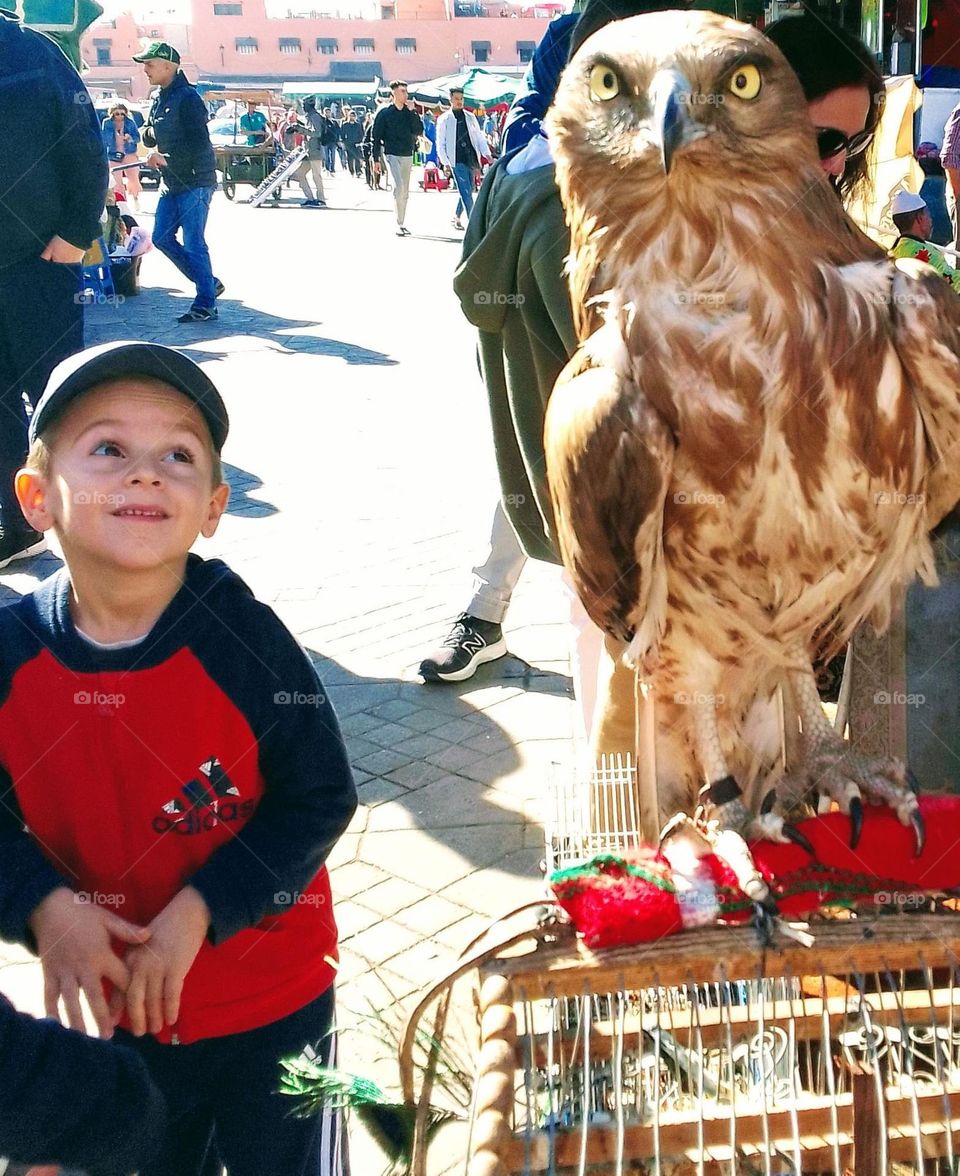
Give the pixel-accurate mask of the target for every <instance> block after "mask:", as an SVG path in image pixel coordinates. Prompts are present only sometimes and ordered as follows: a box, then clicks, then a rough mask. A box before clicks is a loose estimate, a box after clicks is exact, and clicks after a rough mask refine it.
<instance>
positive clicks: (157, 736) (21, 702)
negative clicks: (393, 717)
mask: <svg viewBox="0 0 960 1176" xmlns="http://www.w3.org/2000/svg"><path fill="white" fill-rule="evenodd" d="M69 594H70V581H69V576H68V574H67V572H66V570H65V569H64V570H62V571H60V572H58V573H57V574H56V575H54V576H52V577H50V579H49V580H46V581H45V582H44V583H43V584H42V585H41V586H40V587H39V588H38V589H37V590H36V591H35V592H33V593H31V594H30V595H28V596H25V597H23V598H22V599H21V600H19V601H17V602H15V603H13V604H11V605H9V606H7V607H6V608H2V609H0V938H3V939H7V940H9V941H12V942H18V943H23V944H26V945H27V946H30V947H33V946H35V945H34V944H33V942H32V936H31V934H30V931H29V928H28V926H27V920H28V918H29V917H30V915H31V913H32V912H33V910H34V909H35V908H36V906H37V905H38V904H39V903H40V902H41V901H42V900H43V899H44V898H45V897H46V896H47V895H48V894H49V893H50V892H51V891H53V890H54V889H56V888H57V887H60V886H64V885H66V886H69V887H70V888H71V889H72V890H74V891H75V892H77V895H78V900H79V901H90V902H96V903H100V904H103V905H108V906H110V908H111V909H112V910H114V911H115V912H116V913H117V914H119V915H121V916H122V917H123V918H125V919H127V920H129V921H130V922H133V923H139V924H145V923H148V922H149V921H150V920H151V919H153V918H154V917H155V916H156V915H157V914H158V913H159V912H160V911H161V910H162V909H163V908H164V907H165V906H166V904H167V903H168V902H169V901H170V900H171V899H172V898H173V896H174V895H175V894H176V893H177V892H178V891H179V890H181V889H182V888H183V887H184V886H185V885H187V884H190V885H191V886H193V887H195V888H196V889H197V890H198V891H199V892H200V894H201V895H202V896H203V898H204V899H205V900H206V903H207V906H208V907H209V909H210V915H211V923H210V931H209V934H208V937H207V941H206V942H205V943H204V944H203V946H202V947H201V949H200V952H199V953H198V955H197V958H196V960H195V961H194V964H193V967H192V968H191V969H190V972H189V973H188V975H187V978H186V981H185V982H184V987H183V996H182V1001H181V1007H180V1016H179V1020H178V1022H177V1024H176V1025H175V1026H174V1027H173V1029H172V1030H171V1029H169V1028H168V1029H165V1030H164V1031H163V1032H162V1033H160V1034H158V1035H157V1036H158V1039H159V1040H160V1041H175V1042H176V1041H179V1042H182V1043H188V1042H191V1041H197V1040H199V1039H202V1038H208V1037H220V1036H223V1035H225V1034H229V1033H240V1032H243V1031H245V1030H248V1029H253V1028H256V1027H258V1026H260V1025H265V1024H268V1023H269V1022H271V1021H276V1020H279V1019H280V1018H281V1017H284V1016H287V1015H288V1014H290V1013H293V1012H295V1011H296V1010H297V1009H299V1008H302V1007H303V1006H304V1005H306V1004H308V1003H309V1002H310V1001H311V1000H313V999H315V998H316V997H317V996H319V995H320V994H321V993H322V992H323V991H324V990H325V989H326V988H327V987H328V986H329V985H330V984H331V983H332V981H333V977H334V973H335V969H336V960H337V928H336V924H335V922H334V915H333V906H332V901H331V896H330V883H329V879H328V876H327V871H326V867H325V866H324V862H325V860H326V858H327V855H328V854H329V852H330V850H331V849H332V848H333V846H334V844H335V843H336V841H337V839H338V838H339V837H340V835H341V833H342V832H343V831H344V829H345V828H346V827H347V825H348V823H349V821H350V818H351V816H352V815H353V812H354V810H355V808H356V804H357V798H356V789H355V788H354V784H353V778H352V776H351V772H350V766H349V763H348V761H347V755H346V750H345V748H344V744H343V738H342V736H341V734H340V728H339V725H338V723H337V719H336V716H335V715H334V712H333V708H332V707H331V705H330V702H329V700H328V699H327V698H326V697H325V695H324V693H323V688H322V686H321V684H320V682H319V679H318V678H317V675H316V672H315V670H314V668H313V666H312V664H311V663H310V661H309V659H308V658H307V656H306V654H305V653H304V651H303V650H302V649H301V647H300V646H299V645H298V644H297V642H296V641H295V640H294V638H293V637H292V636H291V634H290V633H289V631H288V630H287V629H286V628H285V627H284V625H283V624H282V623H281V621H280V620H279V618H278V617H277V616H276V614H275V613H274V612H273V611H272V609H270V608H269V607H267V606H266V605H264V604H261V603H259V602H258V601H257V600H255V599H254V597H253V595H252V593H251V592H250V589H249V588H248V587H247V586H246V584H244V583H243V581H242V580H241V579H240V578H239V577H238V576H237V575H235V574H234V573H233V572H232V571H230V569H229V568H228V567H227V566H226V565H225V564H224V563H222V562H221V561H219V560H209V561H204V560H202V559H200V558H199V557H198V556H195V555H191V556H190V557H189V559H188V564H187V572H186V576H185V579H184V583H183V586H182V587H181V588H180V591H179V592H178V593H177V595H176V596H175V597H174V599H173V600H172V601H171V602H170V604H169V606H168V607H167V609H166V610H165V611H164V613H163V615H162V616H161V617H160V618H159V620H158V621H157V622H156V624H155V625H154V627H153V628H152V630H151V631H150V633H149V634H148V635H147V636H146V637H145V638H144V640H143V641H141V642H138V643H137V644H135V645H132V646H128V647H127V648H120V649H116V648H114V649H103V648H101V647H99V646H96V645H93V644H92V643H91V642H89V641H87V640H85V639H84V638H83V637H82V636H81V635H80V634H78V633H77V630H76V628H75V627H74V625H73V622H72V620H71V617H70V613H69V608H68V601H69Z"/></svg>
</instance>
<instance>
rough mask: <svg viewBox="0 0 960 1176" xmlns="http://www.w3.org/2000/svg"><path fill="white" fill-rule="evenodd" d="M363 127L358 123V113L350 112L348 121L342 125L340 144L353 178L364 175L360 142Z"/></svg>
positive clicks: (348, 112)
mask: <svg viewBox="0 0 960 1176" xmlns="http://www.w3.org/2000/svg"><path fill="white" fill-rule="evenodd" d="M362 137H363V127H362V126H361V125H360V124H359V122H357V112H356V111H355V110H348V111H347V117H346V119H345V120H344V121H343V122H342V123H341V124H340V143H341V145H342V146H343V151H344V154H345V155H346V160H347V164H346V166H347V170H348V171H349V172H350V174H351V175H352V176H362V175H363V160H362V159H361V157H360V140H361V138H362Z"/></svg>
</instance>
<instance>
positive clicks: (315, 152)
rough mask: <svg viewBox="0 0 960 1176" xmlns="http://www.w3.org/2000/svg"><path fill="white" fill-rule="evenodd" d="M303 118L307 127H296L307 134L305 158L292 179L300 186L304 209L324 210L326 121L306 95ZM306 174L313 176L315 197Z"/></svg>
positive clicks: (314, 102)
mask: <svg viewBox="0 0 960 1176" xmlns="http://www.w3.org/2000/svg"><path fill="white" fill-rule="evenodd" d="M303 117H304V118H305V119H306V120H307V125H306V126H304V125H303V124H302V123H297V124H296V126H297V128H298V129H299V130H301V131H304V132H306V134H307V158H306V159H305V160H304V161H303V163H301V164H300V166H299V167H298V168H297V170H296V171H295V172H294V176H293V178H294V179H295V180H296V181H297V183H298V184H299V185H300V191H301V192H302V193H303V204H304V207H305V208H326V207H327V198H326V196H325V194H324V191H323V162H324V158H325V156H326V150H327V149H326V147H325V146H324V143H323V140H324V136H325V135H326V133H327V130H326V127H327V121H328V120H327V119H326V118H324V116H323V115H322V114H318V113H317V100H316V98H314V97H313V96H312V95H308V96H307V97H306V98H304V100H303ZM308 173H309V174H310V175H312V176H313V184H314V187H315V188H316V190H317V191H316V195H315V196H314V195H311V194H310V185H309V184H308V183H307V174H308Z"/></svg>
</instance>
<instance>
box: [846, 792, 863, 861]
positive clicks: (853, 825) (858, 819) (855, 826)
mask: <svg viewBox="0 0 960 1176" xmlns="http://www.w3.org/2000/svg"><path fill="white" fill-rule="evenodd" d="M848 812H849V816H850V848H851V849H856V848H857V846H858V844H859V843H860V834H861V833H862V832H863V801H862V800H861V799H860V797H859V796H855V797H854V798H853V799H852V800H851V801H850V808H849V810H848Z"/></svg>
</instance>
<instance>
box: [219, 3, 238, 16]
mask: <svg viewBox="0 0 960 1176" xmlns="http://www.w3.org/2000/svg"><path fill="white" fill-rule="evenodd" d="M213 15H214V16H243V5H242V4H214V6H213Z"/></svg>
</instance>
